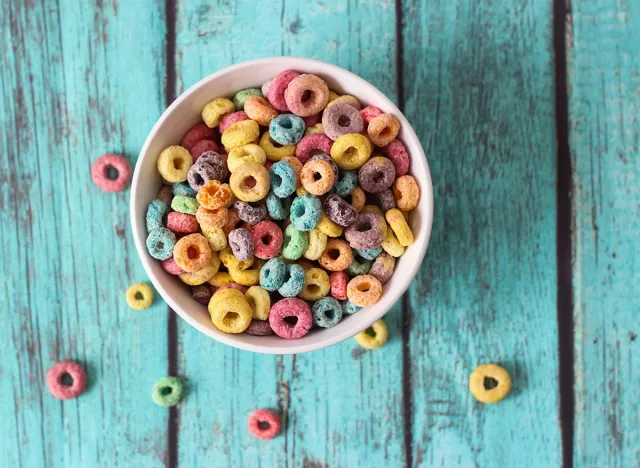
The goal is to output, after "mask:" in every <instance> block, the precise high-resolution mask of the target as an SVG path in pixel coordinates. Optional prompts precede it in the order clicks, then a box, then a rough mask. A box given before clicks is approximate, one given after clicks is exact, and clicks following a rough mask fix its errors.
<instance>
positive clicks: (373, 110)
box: [360, 106, 382, 128]
mask: <svg viewBox="0 0 640 468" xmlns="http://www.w3.org/2000/svg"><path fill="white" fill-rule="evenodd" d="M379 115H382V111H381V110H380V109H378V108H377V107H376V106H367V107H365V108H364V109H362V110H361V111H360V117H362V120H363V121H364V125H365V128H366V127H367V125H369V123H370V122H371V121H372V120H373V119H374V118H376V117H378V116H379Z"/></svg>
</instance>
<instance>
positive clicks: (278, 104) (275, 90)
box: [268, 70, 300, 112]
mask: <svg viewBox="0 0 640 468" xmlns="http://www.w3.org/2000/svg"><path fill="white" fill-rule="evenodd" d="M298 76H300V73H298V72H295V71H293V70H285V71H283V72H280V73H278V74H277V75H276V76H275V78H273V79H272V80H271V83H270V84H269V94H268V97H269V102H270V103H271V105H272V106H273V107H275V108H276V109H278V110H279V111H281V112H284V111H288V110H289V107H288V106H287V102H286V101H285V98H284V93H285V91H286V90H287V86H288V85H289V83H291V81H293V79H294V78H297V77H298Z"/></svg>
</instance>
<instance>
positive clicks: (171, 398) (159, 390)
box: [151, 377, 184, 406]
mask: <svg viewBox="0 0 640 468" xmlns="http://www.w3.org/2000/svg"><path fill="white" fill-rule="evenodd" d="M183 397H184V385H183V384H182V380H180V379H179V378H178V377H162V378H161V379H160V380H158V381H157V382H156V383H155V384H154V385H153V390H152V391H151V398H152V399H153V402H154V403H155V404H156V405H158V406H176V405H177V404H178V403H180V402H181V401H182V398H183Z"/></svg>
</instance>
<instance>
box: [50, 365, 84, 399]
mask: <svg viewBox="0 0 640 468" xmlns="http://www.w3.org/2000/svg"><path fill="white" fill-rule="evenodd" d="M65 376H67V377H68V378H70V379H71V385H66V384H65V383H63V381H62V379H63V378H64V377H65ZM47 387H49V391H50V392H51V394H52V395H53V396H54V397H55V398H58V399H59V400H69V399H71V398H76V397H77V396H80V394H81V393H82V392H84V389H85V388H86V387H87V374H86V373H85V372H84V369H83V368H82V366H81V365H80V364H78V363H76V362H73V361H59V362H57V363H56V364H55V365H54V366H53V367H52V368H51V369H49V371H48V372H47Z"/></svg>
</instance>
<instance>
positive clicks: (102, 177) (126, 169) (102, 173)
mask: <svg viewBox="0 0 640 468" xmlns="http://www.w3.org/2000/svg"><path fill="white" fill-rule="evenodd" d="M109 168H113V169H115V170H116V171H118V176H117V177H116V178H115V179H113V180H112V179H109V175H108V174H109ZM91 178H92V179H93V182H94V183H95V184H96V185H97V186H98V187H99V188H101V189H102V190H104V191H105V192H120V191H121V190H123V189H124V188H125V187H126V186H127V185H129V180H131V164H129V161H127V160H126V159H125V158H123V157H122V156H120V155H119V154H113V153H108V154H105V155H104V156H100V157H99V158H98V159H96V161H95V162H94V163H93V167H92V168H91Z"/></svg>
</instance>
